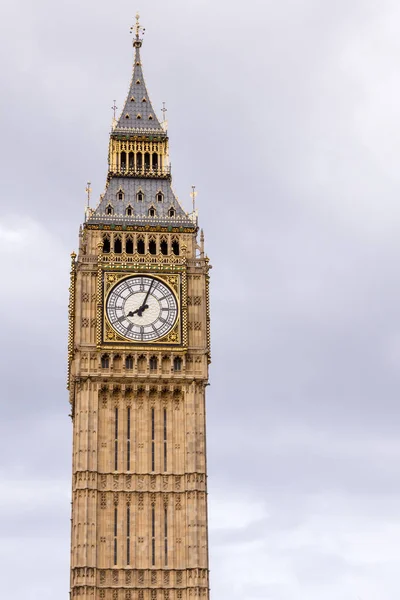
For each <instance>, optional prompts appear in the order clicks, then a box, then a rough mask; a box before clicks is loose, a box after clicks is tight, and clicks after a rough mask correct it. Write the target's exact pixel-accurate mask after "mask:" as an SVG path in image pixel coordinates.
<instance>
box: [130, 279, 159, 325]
mask: <svg viewBox="0 0 400 600" xmlns="http://www.w3.org/2000/svg"><path fill="white" fill-rule="evenodd" d="M153 283H154V279H152V281H151V284H150V286H149V289H148V290H147V294H146V296H145V299H144V300H143V304H142V305H141V306H139V308H137V309H136V310H131V311H129V312H128V314H127V315H126V316H127V317H133V316H134V315H136V314H137V315H138V316H139V317H141V316H142V313H143V311H144V310H146V308H149V305H148V304H146V300H147V298H148V297H149V294H150V290H151V288H152V286H153Z"/></svg>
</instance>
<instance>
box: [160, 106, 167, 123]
mask: <svg viewBox="0 0 400 600" xmlns="http://www.w3.org/2000/svg"><path fill="white" fill-rule="evenodd" d="M167 111H168V108H165V102H163V103H162V109H161V112H162V114H163V121H165V113H166V112H167Z"/></svg>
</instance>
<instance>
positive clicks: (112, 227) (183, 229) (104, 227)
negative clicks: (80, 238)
mask: <svg viewBox="0 0 400 600" xmlns="http://www.w3.org/2000/svg"><path fill="white" fill-rule="evenodd" d="M84 228H85V229H94V230H95V231H140V232H150V231H154V232H157V231H158V232H162V233H196V231H197V230H198V227H197V226H196V227H187V226H179V227H172V226H170V227H163V226H161V225H124V224H118V223H115V224H114V223H110V224H103V223H85V225H84Z"/></svg>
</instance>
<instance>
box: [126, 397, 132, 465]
mask: <svg viewBox="0 0 400 600" xmlns="http://www.w3.org/2000/svg"><path fill="white" fill-rule="evenodd" d="M126 437H127V441H126V470H127V471H130V470H131V408H130V406H128V410H127V432H126Z"/></svg>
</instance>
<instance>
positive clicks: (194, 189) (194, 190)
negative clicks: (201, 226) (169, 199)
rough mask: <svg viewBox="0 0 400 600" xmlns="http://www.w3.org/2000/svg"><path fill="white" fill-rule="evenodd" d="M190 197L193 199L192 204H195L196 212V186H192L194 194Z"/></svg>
mask: <svg viewBox="0 0 400 600" xmlns="http://www.w3.org/2000/svg"><path fill="white" fill-rule="evenodd" d="M190 195H191V197H192V202H193V212H195V210H196V196H197V192H196V186H195V185H192V193H191V194H190Z"/></svg>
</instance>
